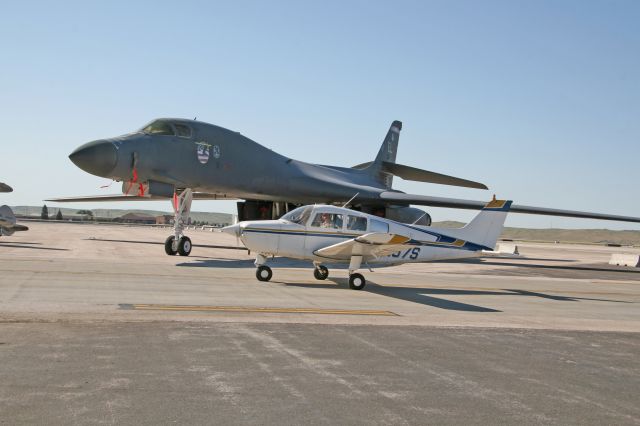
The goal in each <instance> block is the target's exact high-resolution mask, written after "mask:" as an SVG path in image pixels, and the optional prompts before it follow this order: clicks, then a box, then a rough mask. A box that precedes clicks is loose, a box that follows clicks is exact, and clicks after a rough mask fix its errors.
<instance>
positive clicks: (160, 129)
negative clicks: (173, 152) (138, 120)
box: [142, 120, 176, 136]
mask: <svg viewBox="0 0 640 426" xmlns="http://www.w3.org/2000/svg"><path fill="white" fill-rule="evenodd" d="M142 132H143V133H147V134H150V135H163V136H175V135H176V134H175V132H174V131H173V127H171V124H169V123H167V122H166V121H162V120H156V121H154V122H152V123H151V124H149V125H148V126H147V127H145V128H144V129H142Z"/></svg>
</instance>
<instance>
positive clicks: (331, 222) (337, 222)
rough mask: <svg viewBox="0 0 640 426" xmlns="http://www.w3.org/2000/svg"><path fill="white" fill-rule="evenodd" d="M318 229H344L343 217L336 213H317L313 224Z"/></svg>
mask: <svg viewBox="0 0 640 426" xmlns="http://www.w3.org/2000/svg"><path fill="white" fill-rule="evenodd" d="M311 226H314V227H316V228H328V229H342V215H341V214H334V213H317V214H316V215H315V217H314V218H313V221H312V222H311Z"/></svg>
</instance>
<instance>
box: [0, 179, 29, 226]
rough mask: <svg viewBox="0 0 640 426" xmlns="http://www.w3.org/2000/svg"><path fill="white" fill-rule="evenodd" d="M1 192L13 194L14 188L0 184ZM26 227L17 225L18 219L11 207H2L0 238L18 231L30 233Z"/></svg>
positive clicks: (0, 211)
mask: <svg viewBox="0 0 640 426" xmlns="http://www.w3.org/2000/svg"><path fill="white" fill-rule="evenodd" d="M0 192H13V188H11V187H10V186H9V185H7V184H5V183H2V182H0ZM28 230H29V228H27V227H26V226H24V225H18V224H16V217H15V215H14V214H13V211H11V208H10V207H9V206H2V207H0V236H2V235H13V233H14V232H16V231H28Z"/></svg>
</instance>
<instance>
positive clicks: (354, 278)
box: [349, 273, 367, 290]
mask: <svg viewBox="0 0 640 426" xmlns="http://www.w3.org/2000/svg"><path fill="white" fill-rule="evenodd" d="M366 284H367V282H366V281H365V280H364V277H363V276H362V275H361V274H358V273H356V274H351V275H349V287H350V288H351V289H353V290H362V289H363V288H364V286H365V285H366Z"/></svg>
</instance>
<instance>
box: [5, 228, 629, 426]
mask: <svg viewBox="0 0 640 426" xmlns="http://www.w3.org/2000/svg"><path fill="white" fill-rule="evenodd" d="M30 227H31V230H30V231H28V232H25V233H20V234H16V235H14V236H12V237H2V238H1V239H0V253H1V254H2V255H1V256H0V378H2V379H1V380H0V424H2V423H4V424H26V423H29V424H34V423H35V424H44V423H46V424H69V423H78V424H87V423H89V424H94V423H119V424H158V423H160V424H170V423H190V424H205V423H206V424H210V423H227V424H239V423H245V424H246V423H249V424H274V423H279V424H280V423H285V424H299V423H302V422H305V423H310V424H327V423H341V424H365V423H368V424H370V423H374V424H460V423H465V424H480V423H483V424H486V423H503V424H514V423H521V424H522V423H524V424H639V423H640V397H639V396H638V394H639V391H640V357H639V356H638V355H639V354H640V334H638V332H640V309H639V302H640V287H639V286H640V273H639V272H638V269H634V268H619V267H610V266H608V265H607V264H606V262H607V260H608V258H609V256H610V254H611V252H614V251H615V252H635V253H637V252H638V250H637V249H628V248H609V247H600V246H578V245H559V244H558V245H553V244H520V252H521V253H522V254H523V256H522V257H520V258H515V259H509V258H496V257H487V258H482V259H473V260H470V261H464V262H441V263H432V264H406V265H401V266H396V267H390V268H381V269H377V270H376V271H375V272H367V271H365V273H364V275H365V276H366V278H367V279H368V281H369V284H368V285H367V287H366V288H365V290H364V291H359V292H358V291H353V290H349V288H348V286H347V283H346V277H347V273H346V270H344V269H343V268H331V270H330V277H329V279H328V280H327V281H324V282H321V281H316V280H315V279H313V275H312V269H311V267H310V265H308V264H306V263H304V262H297V261H292V260H287V259H275V260H274V262H273V263H272V264H271V266H272V267H273V270H274V277H273V280H272V281H271V282H270V283H260V282H258V281H257V280H256V279H255V276H254V267H253V265H252V258H251V257H250V256H248V254H247V252H246V251H243V250H237V249H222V248H219V247H220V246H232V247H233V246H235V245H236V241H235V239H234V238H233V237H230V236H227V235H225V234H220V233H211V232H206V231H189V235H190V236H191V238H192V240H193V242H194V244H195V247H194V249H193V253H192V255H191V256H190V257H187V258H184V257H170V256H166V255H165V254H164V250H163V247H162V242H163V241H164V238H165V237H166V234H168V230H161V229H152V228H143V227H121V226H98V225H76V224H47V223H33V224H30Z"/></svg>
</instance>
